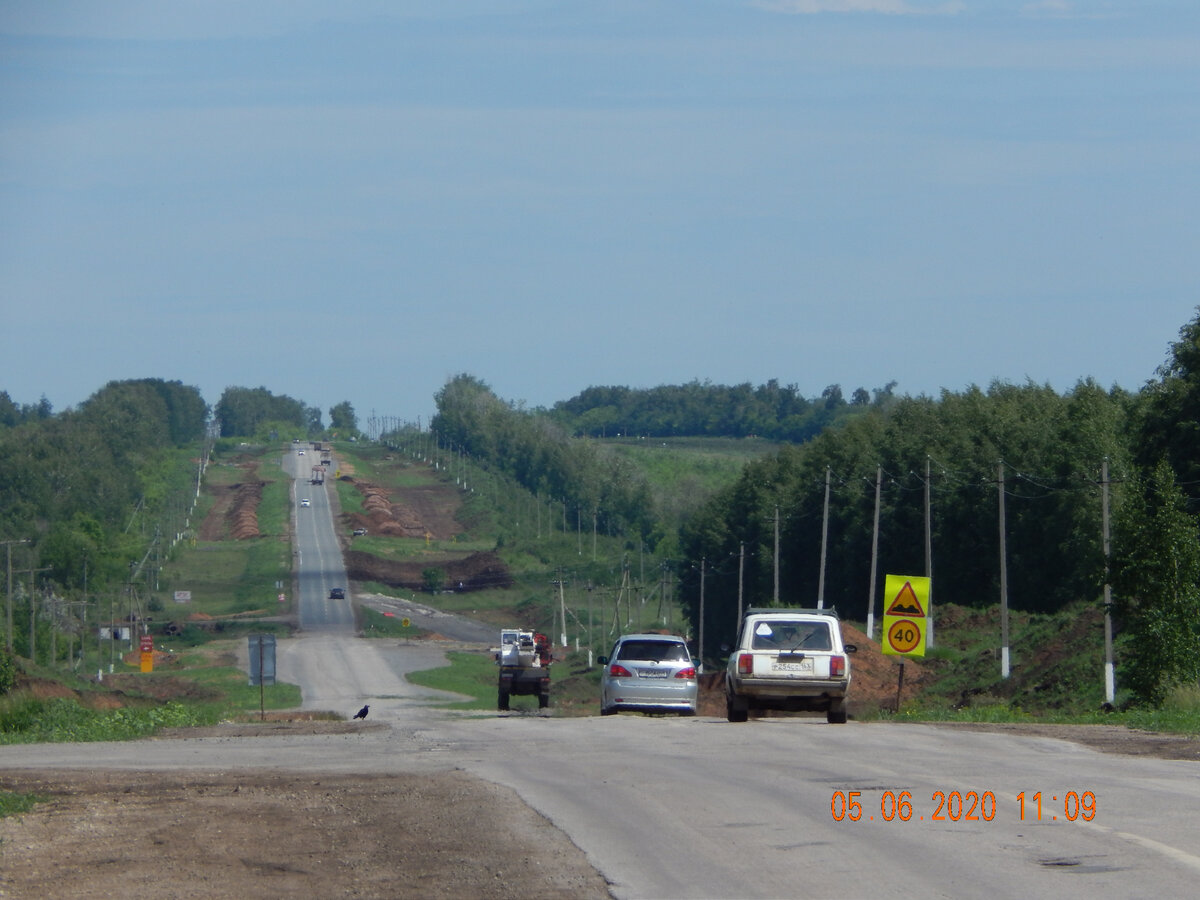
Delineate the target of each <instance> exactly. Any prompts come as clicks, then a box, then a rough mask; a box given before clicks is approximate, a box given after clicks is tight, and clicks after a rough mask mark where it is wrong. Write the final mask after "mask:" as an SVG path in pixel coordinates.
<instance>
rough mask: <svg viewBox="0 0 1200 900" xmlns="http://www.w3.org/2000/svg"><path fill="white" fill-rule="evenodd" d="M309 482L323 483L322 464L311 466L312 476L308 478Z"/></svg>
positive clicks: (323, 471) (323, 468)
mask: <svg viewBox="0 0 1200 900" xmlns="http://www.w3.org/2000/svg"><path fill="white" fill-rule="evenodd" d="M310 483H311V484H324V483H325V467H324V466H313V467H312V478H311V479H310Z"/></svg>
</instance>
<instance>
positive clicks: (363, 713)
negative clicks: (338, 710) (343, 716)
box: [354, 706, 370, 719]
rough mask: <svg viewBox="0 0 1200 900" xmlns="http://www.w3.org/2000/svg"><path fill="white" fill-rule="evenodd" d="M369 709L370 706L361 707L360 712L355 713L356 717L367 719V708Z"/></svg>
mask: <svg viewBox="0 0 1200 900" xmlns="http://www.w3.org/2000/svg"><path fill="white" fill-rule="evenodd" d="M368 709H370V707H369V706H364V707H363V708H362V709H360V710H359V711H358V712H356V713H355V714H354V718H356V719H365V718H366V717H367V710H368Z"/></svg>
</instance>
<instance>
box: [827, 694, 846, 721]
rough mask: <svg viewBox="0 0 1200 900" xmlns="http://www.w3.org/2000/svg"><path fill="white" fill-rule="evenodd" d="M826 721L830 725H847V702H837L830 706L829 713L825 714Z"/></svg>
mask: <svg viewBox="0 0 1200 900" xmlns="http://www.w3.org/2000/svg"><path fill="white" fill-rule="evenodd" d="M825 721H826V722H828V723H829V724H830V725H845V724H846V701H845V700H835V701H833V703H831V704H829V711H828V712H827V713H825Z"/></svg>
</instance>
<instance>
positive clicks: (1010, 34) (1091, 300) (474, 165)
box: [0, 0, 1200, 424]
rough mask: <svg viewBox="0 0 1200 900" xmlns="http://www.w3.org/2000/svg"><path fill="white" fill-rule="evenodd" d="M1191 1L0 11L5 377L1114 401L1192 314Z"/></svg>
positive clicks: (1198, 79) (321, 393)
mask: <svg viewBox="0 0 1200 900" xmlns="http://www.w3.org/2000/svg"><path fill="white" fill-rule="evenodd" d="M1198 26H1200V11H1198V8H1197V7H1196V6H1195V5H1194V4H1192V3H1186V2H1144V0H1136V2H1135V0H1096V2H1086V3H1085V2H1069V0H1049V2H1028V3H1026V2H991V3H987V2H973V0H949V2H945V0H932V2H926V0H778V2H772V0H762V2H733V0H729V2H717V0H710V2H706V0H636V2H634V0H630V2H618V0H614V2H593V0H570V2H565V0H564V2H549V0H529V2H498V0H496V2H487V0H474V2H470V0H468V2H448V0H434V2H358V3H347V2H336V3H335V2H316V0H267V2H257V3H245V2H224V0H206V2H187V0H178V2H170V3H166V2H160V0H140V2H134V0H110V2H105V3H94V2H65V0H60V2H55V0H4V2H3V3H0V309H2V312H3V316H2V318H0V390H7V391H8V392H9V394H10V395H11V396H12V398H13V399H14V400H15V401H17V402H18V403H33V402H37V400H38V399H39V398H40V397H41V396H43V395H45V396H46V397H47V398H48V399H49V400H50V401H51V403H52V404H53V405H54V407H55V409H63V408H65V407H68V406H71V405H74V404H77V403H79V402H81V401H82V400H84V399H86V398H87V397H88V396H89V395H90V394H92V393H93V392H94V391H95V390H97V389H99V388H100V387H101V386H103V385H104V384H105V383H106V382H108V381H110V380H112V379H121V378H139V377H158V378H166V379H170V380H176V379H177V380H180V381H182V382H184V383H185V384H191V385H196V386H198V387H199V388H200V389H201V391H202V392H203V394H204V396H205V399H207V400H208V401H209V402H210V403H215V402H216V401H217V400H218V399H219V398H220V395H221V392H222V391H223V390H224V389H225V388H226V387H228V386H243V387H258V386H260V385H261V386H266V387H267V388H268V389H270V390H272V391H274V392H275V393H279V394H288V395H290V396H292V397H295V398H297V399H300V400H303V401H304V402H305V403H307V404H309V405H314V406H319V407H321V408H322V409H323V410H325V411H326V413H327V411H328V409H329V407H330V406H332V405H334V404H336V403H339V402H341V401H343V400H349V401H350V402H351V403H352V404H353V405H354V407H355V410H356V411H357V413H358V415H359V419H360V422H363V423H364V424H365V420H366V418H367V417H369V416H370V415H371V414H372V413H374V414H375V415H377V416H380V417H383V416H389V417H398V418H401V419H408V420H415V419H416V418H417V417H418V416H421V417H423V418H426V419H427V417H428V415H429V414H430V413H431V412H432V411H433V408H434V406H433V395H434V393H435V392H436V391H437V390H438V389H439V388H440V387H441V386H442V385H443V384H444V383H445V381H446V379H447V378H448V377H450V376H452V375H455V374H457V373H460V372H468V373H471V374H473V375H475V376H477V377H479V378H482V379H483V380H484V381H486V382H488V383H489V384H490V385H491V386H492V387H493V389H494V390H495V391H496V393H497V394H499V395H500V396H501V397H504V398H505V399H508V400H512V401H514V402H523V403H525V404H526V405H528V406H543V405H545V406H548V405H551V404H553V403H554V402H556V401H558V400H564V399H567V398H569V397H571V396H573V395H575V394H577V393H578V392H579V391H581V390H583V389H584V388H586V387H588V386H590V385H610V384H621V385H630V386H633V387H652V386H655V385H659V384H675V383H682V382H687V381H691V380H693V379H699V380H711V381H713V382H715V383H722V384H734V383H741V382H751V383H753V384H761V383H763V382H765V381H767V380H768V379H771V378H776V379H778V380H779V381H780V382H782V383H784V384H796V385H797V386H798V387H799V389H800V391H801V392H802V393H804V394H805V395H808V396H816V395H819V394H820V393H821V391H822V390H823V389H824V388H825V387H826V386H827V385H830V384H840V385H841V386H842V388H843V390H844V392H845V393H846V395H847V396H848V395H849V394H850V392H851V391H852V390H854V389H855V388H857V387H865V388H867V389H868V390H870V389H873V388H877V387H881V386H883V385H885V384H887V383H888V382H891V381H895V382H897V388H896V390H897V391H898V392H900V393H908V394H934V395H936V394H937V393H939V392H940V391H941V390H942V389H949V390H954V391H957V390H962V389H964V388H966V387H968V386H969V385H972V384H977V385H980V386H986V385H987V384H989V383H990V382H991V381H993V380H994V379H1001V380H1004V381H1010V382H1017V383H1023V382H1025V381H1026V380H1027V379H1031V380H1033V381H1034V382H1037V383H1049V384H1051V385H1053V386H1054V387H1055V388H1058V389H1059V390H1068V389H1070V388H1071V387H1072V386H1073V385H1074V384H1075V383H1076V382H1077V381H1078V380H1079V379H1081V378H1085V377H1091V378H1094V379H1096V380H1097V381H1098V382H1099V383H1101V384H1102V385H1104V386H1106V387H1108V386H1111V385H1114V384H1116V385H1120V386H1122V387H1126V388H1129V389H1137V388H1138V387H1140V386H1141V385H1142V384H1143V383H1144V382H1145V381H1146V380H1148V379H1150V378H1152V377H1153V376H1154V373H1155V369H1156V368H1157V367H1158V366H1159V365H1160V364H1161V363H1162V362H1163V361H1164V360H1165V358H1166V354H1167V350H1168V345H1169V344H1170V343H1171V342H1172V341H1173V340H1175V339H1176V338H1177V337H1178V332H1179V329H1180V327H1181V326H1183V325H1184V324H1185V323H1186V322H1188V321H1190V320H1191V319H1192V318H1194V317H1195V315H1196V307H1197V305H1200V252H1198V251H1200V216H1198V211H1200V27H1198Z"/></svg>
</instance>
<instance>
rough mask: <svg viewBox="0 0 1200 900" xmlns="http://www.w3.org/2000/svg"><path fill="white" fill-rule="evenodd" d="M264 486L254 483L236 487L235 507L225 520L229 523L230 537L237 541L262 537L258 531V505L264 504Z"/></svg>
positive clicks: (260, 483)
mask: <svg viewBox="0 0 1200 900" xmlns="http://www.w3.org/2000/svg"><path fill="white" fill-rule="evenodd" d="M264 484H265V482H262V481H253V482H250V483H248V484H238V485H234V488H235V489H236V490H235V494H234V500H233V505H232V507H230V510H229V512H228V513H227V514H226V516H225V518H226V520H227V521H228V523H229V535H230V537H232V538H233V539H234V540H235V541H244V540H249V539H250V538H256V537H262V535H261V534H260V532H259V530H258V504H259V503H261V502H262V494H263V485H264Z"/></svg>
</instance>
